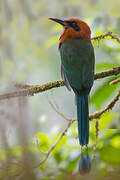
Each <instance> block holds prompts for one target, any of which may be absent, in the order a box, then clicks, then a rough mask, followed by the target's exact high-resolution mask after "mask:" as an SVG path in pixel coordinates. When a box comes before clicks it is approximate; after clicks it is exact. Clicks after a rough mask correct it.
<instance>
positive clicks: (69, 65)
mask: <svg viewBox="0 0 120 180" xmlns="http://www.w3.org/2000/svg"><path fill="white" fill-rule="evenodd" d="M49 19H50V20H52V21H55V22H56V23H59V24H61V25H62V26H63V32H62V34H61V35H60V39H59V46H58V49H59V51H60V56H61V76H62V79H63V81H64V84H65V86H66V87H67V89H68V90H71V89H72V90H73V92H74V93H75V97H76V105H77V120H78V137H79V144H80V145H81V147H83V146H87V145H88V144H89V107H88V104H89V94H90V91H91V88H92V86H93V82H94V67H95V55H94V48H93V45H92V42H91V30H90V27H89V26H88V24H87V23H86V22H84V21H83V20H81V19H79V18H69V19H65V20H62V19H57V18H49Z"/></svg>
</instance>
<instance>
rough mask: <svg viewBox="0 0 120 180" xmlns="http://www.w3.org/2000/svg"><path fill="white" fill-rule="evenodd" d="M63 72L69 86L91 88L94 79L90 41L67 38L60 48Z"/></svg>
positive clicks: (81, 88) (80, 88) (92, 53)
mask: <svg viewBox="0 0 120 180" xmlns="http://www.w3.org/2000/svg"><path fill="white" fill-rule="evenodd" d="M60 54H61V61H62V65H63V68H64V73H65V75H66V77H67V79H68V81H69V83H70V85H71V87H73V88H75V89H78V90H81V91H82V90H84V89H89V90H90V89H91V87H92V84H93V81H94V59H95V58H94V50H93V46H92V43H91V42H90V41H88V40H83V39H80V38H79V39H72V38H71V39H68V40H67V41H65V42H64V43H63V44H62V45H61V48H60Z"/></svg>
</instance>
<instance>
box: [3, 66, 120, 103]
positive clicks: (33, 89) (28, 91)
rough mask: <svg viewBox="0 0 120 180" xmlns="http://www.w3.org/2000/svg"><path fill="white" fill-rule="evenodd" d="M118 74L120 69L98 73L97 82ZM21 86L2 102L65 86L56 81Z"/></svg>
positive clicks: (96, 75)
mask: <svg viewBox="0 0 120 180" xmlns="http://www.w3.org/2000/svg"><path fill="white" fill-rule="evenodd" d="M118 74H120V67H115V68H113V69H111V70H107V71H104V72H100V73H96V74H95V80H96V79H101V78H105V77H109V76H113V75H118ZM19 86H21V88H24V89H21V90H18V91H14V92H10V93H5V94H1V95H0V100H3V99H10V98H15V97H20V96H34V94H37V93H41V92H43V91H47V90H50V89H52V88H57V87H61V86H64V82H63V81H55V82H50V83H46V84H43V85H19Z"/></svg>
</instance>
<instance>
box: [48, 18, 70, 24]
mask: <svg viewBox="0 0 120 180" xmlns="http://www.w3.org/2000/svg"><path fill="white" fill-rule="evenodd" d="M49 19H50V20H52V21H55V22H57V23H59V24H61V25H62V26H68V25H69V24H68V22H67V21H64V20H61V19H56V18H49Z"/></svg>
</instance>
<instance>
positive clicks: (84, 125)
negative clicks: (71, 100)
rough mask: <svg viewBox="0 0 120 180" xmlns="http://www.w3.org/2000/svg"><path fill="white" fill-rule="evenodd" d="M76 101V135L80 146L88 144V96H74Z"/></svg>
mask: <svg viewBox="0 0 120 180" xmlns="http://www.w3.org/2000/svg"><path fill="white" fill-rule="evenodd" d="M76 100H77V119H78V135H79V143H80V145H82V146H83V145H87V144H88V143H89V110H88V95H87V94H84V95H81V96H78V95H77V96H76Z"/></svg>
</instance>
